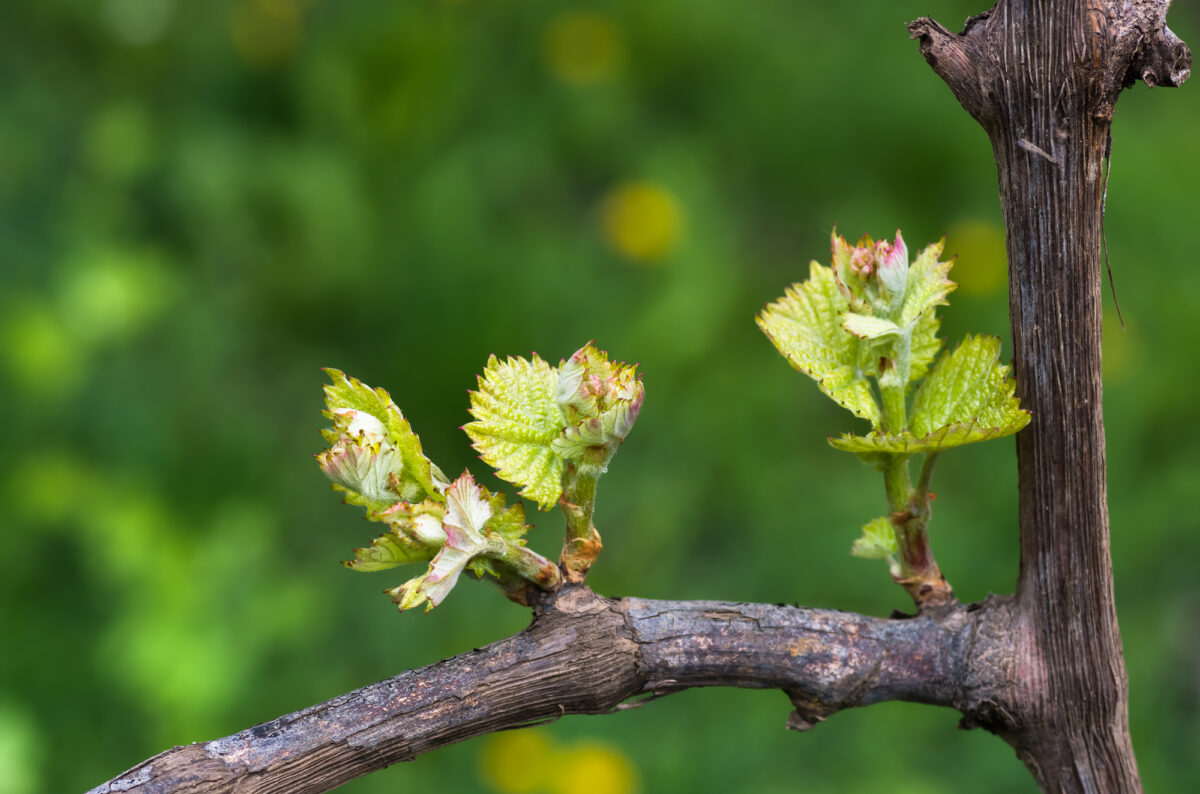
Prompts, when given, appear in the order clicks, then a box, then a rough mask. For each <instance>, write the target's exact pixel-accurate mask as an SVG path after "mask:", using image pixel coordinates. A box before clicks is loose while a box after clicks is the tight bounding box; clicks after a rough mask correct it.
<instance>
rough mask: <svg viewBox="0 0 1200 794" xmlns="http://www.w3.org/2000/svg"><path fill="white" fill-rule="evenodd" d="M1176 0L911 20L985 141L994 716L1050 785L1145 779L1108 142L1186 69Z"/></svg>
mask: <svg viewBox="0 0 1200 794" xmlns="http://www.w3.org/2000/svg"><path fill="white" fill-rule="evenodd" d="M1168 5H1169V1H1168V0H1120V1H1119V2H1118V1H1117V0H1007V1H1002V2H999V3H997V4H996V6H995V7H994V8H993V9H992V10H991V11H989V12H986V13H984V14H981V15H980V16H977V17H973V18H971V19H969V20H968V21H967V25H966V28H965V30H964V31H963V32H962V33H961V34H958V35H955V34H952V33H950V32H949V31H948V30H946V29H945V28H944V27H942V26H941V25H939V24H937V23H936V22H933V21H932V20H929V19H921V20H917V21H916V22H913V23H912V24H911V25H910V26H909V31H910V33H911V34H912V36H913V37H914V38H918V39H920V42H921V51H922V53H923V54H924V55H925V57H926V59H927V60H928V61H929V63H930V65H931V66H932V67H933V69H934V71H936V72H937V74H938V75H939V76H941V77H942V78H943V79H944V80H945V81H946V83H947V85H949V87H950V88H951V90H953V92H954V94H955V96H956V97H957V99H958V101H959V102H960V104H962V106H963V108H964V109H965V110H966V111H967V112H968V113H970V114H971V116H972V117H973V118H975V119H976V120H977V121H978V122H979V123H980V124H981V125H982V126H983V128H984V130H985V131H986V132H987V134H988V137H989V138H990V139H991V142H992V149H993V153H994V155H995V159H996V166H997V171H998V175H999V183H1000V200H1001V206H1002V207H1003V210H1004V221H1005V225H1006V227H1007V245H1008V257H1009V306H1010V310H1011V320H1012V334H1013V347H1014V358H1013V364H1014V373H1015V376H1016V380H1017V394H1018V396H1019V397H1020V399H1021V404H1022V406H1023V407H1025V408H1028V409H1029V410H1030V411H1031V412H1032V414H1033V421H1032V423H1031V424H1030V426H1029V427H1028V428H1026V429H1025V430H1024V431H1023V432H1021V433H1019V434H1018V435H1017V465H1018V481H1019V488H1020V523H1021V542H1020V546H1021V552H1020V576H1019V581H1018V586H1017V607H1018V611H1019V615H1020V620H1021V622H1022V629H1023V630H1022V632H1021V633H1020V635H1019V636H1020V647H1019V658H1020V661H1021V668H1020V692H1019V694H1018V697H1017V700H1016V702H1015V703H1014V704H1013V708H1012V710H1011V712H1008V713H1006V714H1004V715H1003V717H1002V718H1001V719H999V721H998V722H997V723H996V724H993V725H988V726H987V727H989V728H991V729H992V730H995V731H996V732H997V733H1000V734H1001V735H1003V736H1005V738H1006V739H1007V740H1008V741H1009V742H1010V743H1011V744H1012V745H1013V746H1014V747H1015V748H1016V750H1017V754H1018V755H1019V756H1020V757H1021V759H1022V760H1023V761H1024V762H1025V764H1026V765H1027V766H1028V767H1029V769H1030V771H1031V772H1032V773H1033V775H1034V777H1036V778H1037V780H1038V782H1039V784H1040V785H1041V786H1042V788H1043V789H1045V790H1047V791H1063V792H1133V791H1141V783H1140V780H1139V778H1138V772H1137V765H1136V762H1135V760H1134V755H1133V749H1132V745H1131V743H1130V737H1129V728H1128V717H1127V702H1126V699H1127V684H1126V676H1125V666H1124V657H1123V654H1122V651H1121V638H1120V634H1119V633H1118V630H1117V616H1116V610H1115V606H1114V599H1113V580H1112V562H1111V557H1110V554H1109V526H1108V507H1107V498H1106V492H1105V460H1104V423H1103V414H1102V409H1101V391H1102V383H1101V369H1100V337H1101V295H1102V292H1101V289H1102V270H1101V268H1102V257H1101V246H1102V238H1103V203H1104V190H1105V178H1104V175H1105V158H1106V156H1107V153H1108V151H1109V149H1108V146H1109V141H1110V138H1109V128H1110V124H1111V122H1112V117H1113V107H1114V104H1115V102H1116V99H1117V95H1118V94H1119V93H1120V92H1121V90H1122V89H1123V88H1126V87H1128V86H1130V85H1132V84H1133V82H1134V81H1135V80H1136V79H1141V80H1143V81H1144V82H1145V83H1146V84H1147V85H1151V86H1154V85H1167V86H1175V85H1179V84H1180V83H1182V82H1183V81H1184V80H1186V79H1187V77H1188V75H1189V73H1190V68H1191V53H1190V51H1189V50H1188V48H1187V46H1186V45H1185V44H1184V43H1183V42H1181V41H1180V40H1179V39H1178V38H1177V37H1176V36H1175V35H1174V34H1173V33H1172V32H1171V31H1170V29H1169V28H1167V26H1166V12H1167V6H1168Z"/></svg>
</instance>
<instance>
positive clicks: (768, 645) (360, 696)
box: [90, 586, 1011, 794]
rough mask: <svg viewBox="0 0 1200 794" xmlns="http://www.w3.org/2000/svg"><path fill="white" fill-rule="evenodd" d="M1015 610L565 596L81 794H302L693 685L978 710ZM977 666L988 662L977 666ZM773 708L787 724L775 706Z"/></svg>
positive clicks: (796, 699)
mask: <svg viewBox="0 0 1200 794" xmlns="http://www.w3.org/2000/svg"><path fill="white" fill-rule="evenodd" d="M1010 606H1011V601H1010V600H1007V599H993V600H991V601H989V602H987V603H985V604H983V605H977V606H973V607H958V608H957V609H954V610H947V611H945V612H942V613H940V614H939V615H936V616H931V615H926V616H922V617H919V618H911V619H894V620H889V619H883V618H870V617H864V616H861V615H855V614H851V613H846V612H836V611H833V610H819V609H801V608H798V607H789V606H769V605H764V604H736V603H725V602H719V601H695V602H677V601H647V600H642V599H637V598H626V599H620V600H612V599H606V598H602V597H600V596H597V595H595V594H594V593H593V592H592V591H591V590H589V589H587V588H586V587H583V586H570V587H567V588H566V589H564V590H563V591H561V592H560V593H559V594H558V596H557V598H554V599H552V600H551V601H549V602H548V603H546V604H544V605H542V606H541V608H540V611H539V612H538V614H537V615H536V616H535V618H534V621H533V623H532V625H531V626H530V627H529V628H528V629H526V630H525V631H523V632H521V633H520V634H518V635H516V636H514V637H510V638H508V639H506V640H502V641H500V642H497V643H495V644H493V645H489V646H488V647H486V648H480V649H478V650H474V651H471V652H469V653H464V654H462V655H460V656H456V657H454V658H453V659H447V660H445V661H442V662H438V663H436V664H433V665H430V666H428V667H424V668H421V669H419V670H412V671H409V672H406V673H402V674H400V675H398V676H395V677H394V678H389V679H388V680H386V681H381V682H380V683H378V684H373V685H371V686H367V687H363V688H362V689H359V690H357V691H355V692H351V693H349V694H346V695H343V696H341V697H338V698H335V699H334V700H331V701H329V702H327V703H322V704H320V705H317V706H312V707H310V708H307V709H304V710H302V711H298V712H296V713H294V714H289V715H287V716H286V717H280V718H279V719H277V720H273V721H271V722H268V723H265V724H263V725H259V726H256V727H254V728H250V729H248V730H245V731H242V732H241V733H238V734H235V735H233V736H229V737H226V738H224V739H217V740H215V741H212V742H207V743H200V744H193V745H188V746H186V747H176V748H174V749H172V750H168V751H167V752H165V753H162V754H160V755H158V756H155V757H154V758H151V759H149V760H147V761H145V762H143V763H141V764H139V765H138V766H136V767H134V768H133V769H131V770H129V771H128V772H126V773H125V774H123V775H121V776H120V777H117V778H115V779H113V780H111V781H109V782H108V783H105V784H104V785H102V786H100V787H98V788H95V789H93V790H92V792H90V794H112V793H113V792H138V793H139V794H166V793H167V792H175V793H176V794H184V793H185V792H186V794H199V793H200V792H206V793H208V792H238V793H239V794H244V793H245V792H256V793H257V794H266V793H267V792H279V794H283V793H284V792H287V793H288V794H312V793H314V792H321V791H328V790H330V789H332V788H334V787H335V786H337V785H340V784H341V783H345V782H346V781H348V780H351V779H353V778H355V777H359V776H361V775H364V774H366V773H368V772H371V771H374V770H376V769H382V768H383V767H386V766H390V765H391V764H395V763H398V762H400V761H407V760H410V759H412V758H414V757H416V756H418V755H420V754H421V753H424V752H428V751H429V750H433V749H435V748H437V747H442V746H445V745H448V744H453V743H454V742H458V741H462V740H463V739H468V738H470V737H472V736H478V735H481V734H484V733H489V732H492V731H497V730H502V729H504V728H512V727H516V726H520V725H525V724H529V723H533V722H539V721H544V720H553V719H556V718H558V717H560V716H562V715H564V714H603V713H606V712H610V711H613V710H614V709H618V708H623V707H629V706H630V705H633V704H630V703H627V701H629V700H630V699H631V698H637V697H643V698H653V697H657V696H662V695H666V694H669V693H671V692H676V691H679V690H682V689H687V688H689V687H697V686H738V687H750V688H776V689H780V690H783V691H784V692H786V693H787V694H788V695H789V696H790V698H791V701H792V704H793V706H794V707H795V709H796V710H795V711H794V712H793V713H792V716H791V718H790V719H789V720H788V725H789V727H791V728H793V729H797V730H805V729H807V728H810V727H812V726H813V725H814V724H816V723H817V722H819V721H820V720H822V719H824V718H825V717H826V716H827V715H829V714H832V713H833V712H836V711H838V710H840V709H844V708H850V707H853V706H865V705H869V704H871V703H877V702H880V701H884V700H907V701H916V702H920V703H931V704H935V705H942V706H950V707H954V708H959V709H960V710H963V711H965V712H973V711H974V710H976V709H981V708H982V709H983V710H985V711H986V710H987V709H988V708H989V706H988V705H987V704H989V703H991V702H994V701H995V700H996V699H997V697H998V696H997V695H996V694H995V693H993V692H992V691H991V690H990V688H989V685H987V684H986V683H985V681H986V680H987V679H990V677H991V671H992V670H994V669H997V668H998V667H999V666H997V665H995V664H993V662H994V661H995V654H996V653H1002V645H1007V644H1008V643H1007V640H1006V639H1002V638H1004V637H1006V636H1008V635H1009V634H1011V630H1010V629H999V630H997V629H996V627H997V626H998V625H1000V624H1006V625H1009V626H1011V609H1010ZM983 623H987V624H989V629H988V630H982V629H981V624H983ZM979 659H988V660H989V661H988V663H987V664H986V665H985V666H984V667H983V668H977V667H976V666H975V665H974V660H979ZM1009 666H1010V667H1011V665H1009ZM634 703H637V701H634ZM780 705H781V707H782V708H781V718H782V714H783V712H784V711H785V709H786V701H785V700H783V699H782V698H781V704H780ZM781 721H782V719H781Z"/></svg>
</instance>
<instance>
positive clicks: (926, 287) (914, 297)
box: [899, 240, 958, 327]
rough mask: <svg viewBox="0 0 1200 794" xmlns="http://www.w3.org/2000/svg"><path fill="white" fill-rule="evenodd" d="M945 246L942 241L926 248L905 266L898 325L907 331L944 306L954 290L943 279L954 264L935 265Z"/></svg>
mask: <svg viewBox="0 0 1200 794" xmlns="http://www.w3.org/2000/svg"><path fill="white" fill-rule="evenodd" d="M945 244H946V241H945V240H941V241H939V242H936V243H933V244H931V245H927V246H926V247H925V250H924V251H922V252H921V253H920V254H918V255H917V258H916V259H915V260H913V263H912V264H911V265H909V268H908V284H907V286H906V288H905V294H904V308H903V309H901V311H900V320H899V325H901V326H904V327H907V326H908V325H910V324H911V323H913V322H916V320H917V318H919V317H920V316H921V315H923V314H925V312H927V311H929V310H930V309H932V308H934V307H935V306H945V305H946V303H947V301H946V296H947V295H949V294H950V293H951V292H952V291H953V290H954V288H955V287H957V286H958V285H957V284H955V283H954V282H953V281H951V280H950V279H948V278H946V276H947V275H948V274H949V273H950V267H951V265H953V264H954V263H953V262H952V261H951V262H939V261H938V257H939V256H941V253H942V248H943V246H944V245H945Z"/></svg>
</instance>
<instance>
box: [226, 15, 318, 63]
mask: <svg viewBox="0 0 1200 794" xmlns="http://www.w3.org/2000/svg"><path fill="white" fill-rule="evenodd" d="M303 23H304V19H303V16H302V14H301V13H300V7H299V6H298V5H296V3H295V0H243V2H240V3H238V4H237V5H236V6H234V8H233V12H232V16H231V17H230V20H229V31H230V35H231V36H232V37H233V47H234V49H235V50H237V53H238V55H240V56H241V57H242V60H244V61H245V62H246V63H248V64H250V65H252V66H274V65H276V64H278V63H281V62H283V61H284V60H286V59H287V57H288V56H289V55H291V54H292V52H293V51H294V50H295V49H296V47H297V46H298V45H299V44H300V36H301V33H302V32H303V31H302V28H303Z"/></svg>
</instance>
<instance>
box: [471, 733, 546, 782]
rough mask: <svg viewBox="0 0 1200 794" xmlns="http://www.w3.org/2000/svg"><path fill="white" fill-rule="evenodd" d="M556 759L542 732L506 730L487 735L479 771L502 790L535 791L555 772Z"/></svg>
mask: <svg viewBox="0 0 1200 794" xmlns="http://www.w3.org/2000/svg"><path fill="white" fill-rule="evenodd" d="M555 761H556V759H555V751H554V749H553V748H552V747H551V746H550V741H549V740H548V739H547V738H546V736H545V735H544V734H543V733H542V732H540V731H535V730H529V729H525V730H519V731H505V732H504V733H494V734H492V735H491V736H488V737H487V740H486V742H485V743H484V745H483V752H482V754H481V755H480V759H479V771H480V774H481V775H482V776H483V779H484V780H485V781H487V783H488V785H489V786H491V787H492V788H493V789H494V790H496V791H499V792H501V794H535V792H540V791H545V789H546V786H547V783H548V781H549V780H550V779H551V778H552V777H553V776H554V772H555V766H556V764H555Z"/></svg>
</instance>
